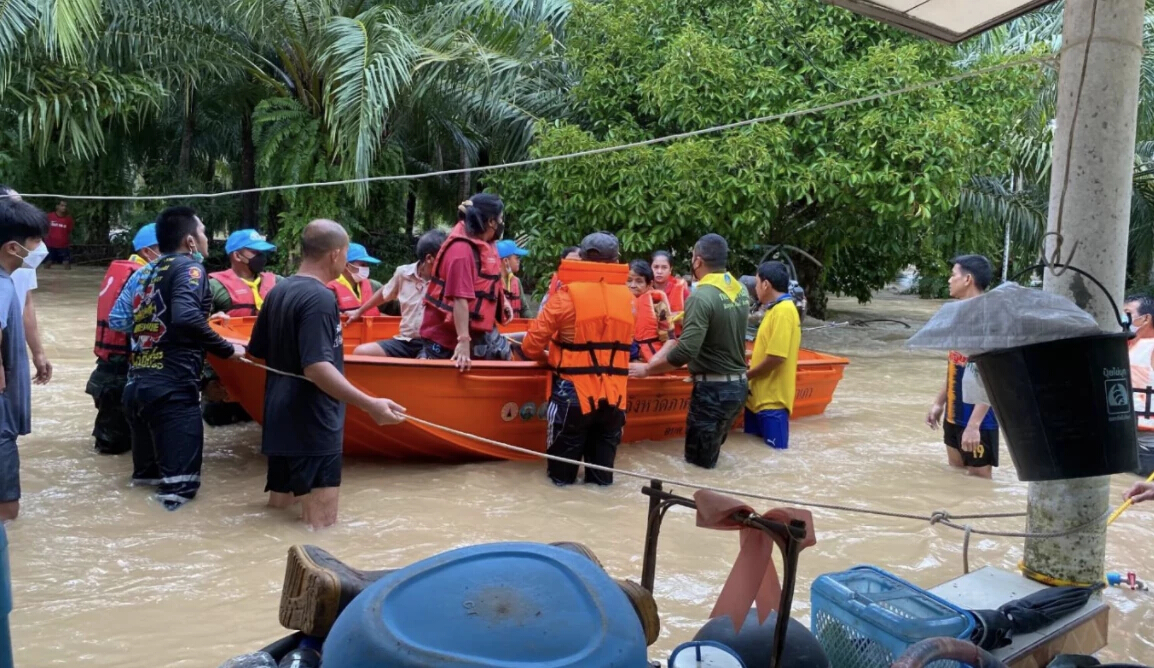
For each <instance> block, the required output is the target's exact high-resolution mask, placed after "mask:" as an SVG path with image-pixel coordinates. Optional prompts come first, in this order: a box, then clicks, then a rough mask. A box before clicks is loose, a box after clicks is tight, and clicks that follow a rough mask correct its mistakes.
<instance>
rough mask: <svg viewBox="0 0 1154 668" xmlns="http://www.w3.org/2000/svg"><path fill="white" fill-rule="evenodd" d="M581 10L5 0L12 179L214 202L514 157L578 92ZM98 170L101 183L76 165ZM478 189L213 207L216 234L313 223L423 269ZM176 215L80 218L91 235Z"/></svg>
mask: <svg viewBox="0 0 1154 668" xmlns="http://www.w3.org/2000/svg"><path fill="white" fill-rule="evenodd" d="M569 11H570V5H569V2H568V0H446V1H438V2H433V1H430V0H402V1H401V2H398V3H394V4H380V3H366V2H362V1H360V0H293V1H292V2H286V1H285V0H190V1H187V2H183V1H182V2H163V1H160V0H101V1H99V2H98V1H96V0H6V1H5V0H0V128H3V129H4V130H3V132H2V133H0V180H3V181H5V182H10V183H13V184H14V185H16V186H17V187H18V188H19V189H20V190H22V191H24V192H37V191H57V192H73V193H75V192H80V191H86V192H96V193H100V194H117V195H119V194H156V193H173V192H175V193H182V192H212V191H219V190H223V189H230V188H252V187H255V186H257V185H281V184H291V183H303V182H314V181H327V180H344V179H355V178H363V177H367V176H373V175H381V174H404V173H423V172H428V171H434V170H442V169H458V168H463V167H466V168H467V167H473V166H477V165H481V164H486V163H489V162H501V161H507V160H515V159H518V158H521V157H523V156H524V155H525V152H526V150H527V147H528V145H529V143H530V141H531V138H532V136H533V132H534V128H535V122H536V120H537V119H538V118H540V117H542V116H548V115H553V114H556V113H558V110H559V109H560V108H561V105H562V103H563V101H564V93H565V91H567V90H568V88H569V86H570V83H571V82H570V79H569V77H568V75H567V72H566V70H565V67H564V63H563V62H562V60H561V54H562V46H561V37H562V36H563V28H564V24H565V21H566V19H567V18H568V15H569ZM106 162H108V163H112V164H110V165H108V166H107V167H105V166H104V163H106ZM92 164H99V165H101V169H98V170H96V171H95V172H92V174H93V175H96V176H99V177H100V178H99V179H97V180H93V179H90V178H86V177H85V178H82V177H81V175H83V174H84V173H85V172H84V170H83V169H75V168H74V167H77V166H83V165H92ZM474 187H476V184H475V183H473V181H472V179H471V178H470V177H469V176H468V175H464V176H455V177H452V178H443V179H428V180H424V181H420V182H409V183H399V182H398V183H390V184H373V185H365V184H353V185H349V186H346V187H341V188H323V189H322V188H308V189H300V190H284V191H276V192H274V193H271V194H267V195H265V196H263V197H260V196H257V195H246V196H244V197H243V198H227V199H221V200H211V201H205V200H197V201H196V202H195V203H196V204H197V205H198V208H200V209H202V210H203V211H205V212H206V215H205V222H206V223H207V224H208V225H209V226H210V227H212V228H213V229H215V230H218V231H219V230H222V229H225V228H227V229H236V228H238V227H242V226H246V225H251V226H261V227H264V228H265V229H266V230H267V231H269V232H270V233H273V234H275V235H276V236H277V237H278V241H280V242H282V247H288V248H291V247H293V246H294V245H295V241H296V238H297V233H298V232H299V230H300V228H301V226H303V224H304V223H305V222H307V220H308V219H310V218H312V217H317V216H324V217H330V218H336V219H338V220H340V221H342V222H344V223H346V224H348V225H349V226H350V227H351V228H353V229H354V230H355V231H356V232H357V234H358V236H359V238H360V240H363V241H366V242H367V243H369V245H370V246H371V247H374V248H388V249H403V250H404V253H403V256H404V259H405V260H406V261H408V255H409V254H411V245H412V234H413V233H415V232H417V231H419V230H417V229H416V228H417V226H418V219H419V220H420V221H421V222H423V223H425V224H432V223H436V222H443V221H444V219H446V218H447V217H448V216H449V215H451V214H452V213H453V212H454V211H455V210H456V204H457V202H459V201H460V200H461V199H463V198H464V197H466V196H467V195H468V194H469V193H470V192H471V189H472V188H474ZM171 203H174V202H159V201H158V202H153V203H149V204H147V205H145V204H140V205H135V204H134V205H123V206H122V205H120V204H115V205H105V204H84V203H78V205H77V206H75V207H74V210H75V211H76V214H77V219H78V222H79V223H80V227H81V235H82V236H83V234H84V233H85V232H86V230H85V228H86V227H90V226H92V227H97V228H101V229H107V228H108V227H110V226H115V225H129V224H133V223H137V222H141V221H143V220H147V219H149V217H150V216H152V215H155V212H156V210H157V209H159V208H161V207H163V206H165V205H166V204H171ZM42 204H45V205H47V204H50V203H46V202H45V203H42ZM262 214H263V215H262ZM262 223H263V224H262ZM96 236H97V237H98V236H99V235H96Z"/></svg>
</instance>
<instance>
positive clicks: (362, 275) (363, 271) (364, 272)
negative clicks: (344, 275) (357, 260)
mask: <svg viewBox="0 0 1154 668" xmlns="http://www.w3.org/2000/svg"><path fill="white" fill-rule="evenodd" d="M353 274H355V275H356V277H357V278H359V279H361V280H362V281H363V280H365V279H367V278H368V277H369V268H368V267H358V266H356V265H354V266H353Z"/></svg>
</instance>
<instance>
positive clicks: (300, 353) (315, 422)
mask: <svg viewBox="0 0 1154 668" xmlns="http://www.w3.org/2000/svg"><path fill="white" fill-rule="evenodd" d="M348 249H349V237H348V234H347V233H346V232H345V230H344V228H342V227H341V226H340V225H339V224H337V223H335V222H333V221H331V220H314V221H313V222H311V223H309V224H308V226H306V227H305V230H304V233H303V234H302V235H301V251H302V254H303V256H304V257H303V260H302V262H301V268H300V270H299V271H298V272H297V274H296V275H295V276H292V277H290V278H287V279H284V280H283V281H278V282H277V284H276V287H274V288H273V289H272V291H271V292H269V293H268V297H267V298H266V299H265V302H264V307H263V308H262V309H261V311H260V315H259V316H257V320H256V325H255V326H254V327H253V330H252V338H251V339H250V341H249V351H250V352H251V353H252V355H253V356H254V357H260V358H263V359H264V360H265V363H266V364H267V365H268V366H269V367H271V368H273V369H277V370H279V371H282V372H284V373H283V374H281V373H273V372H269V373H268V374H267V376H266V378H265V392H264V433H263V434H262V436H261V452H263V453H264V454H265V455H267V456H268V482H267V486H266V487H265V491H266V492H269V505H270V506H272V507H274V508H287V507H288V506H290V505H292V503H293V497H298V496H303V497H304V500H303V505H304V512H303V514H302V519H303V520H304V521H305V523H306V524H308V525H309V526H310V527H311V528H314V529H320V528H323V527H327V526H329V525H331V524H334V523H335V522H336V521H337V498H338V492H339V489H340V484H341V447H342V442H343V440H344V426H345V404H346V403H348V404H352V405H353V406H355V407H357V408H359V409H361V410H363V411H364V412H366V413H368V414H369V417H371V418H372V419H373V421H374V422H376V423H377V424H381V425H385V424H397V423H398V422H401V421H402V420H404V412H405V409H404V408H403V407H401V406H400V405H398V404H397V403H395V402H393V401H391V400H389V399H377V398H374V397H370V396H369V395H367V394H365V393H364V392H361V391H360V390H358V389H357V388H355V387H353V385H352V384H351V383H349V381H348V380H346V379H345V377H344V366H345V362H344V360H345V357H344V349H343V347H342V346H343V341H342V337H341V319H340V312H339V311H338V309H337V298H336V296H335V295H334V294H333V291H332V290H330V289H329V288H328V287H327V286H328V284H329V283H330V282H331V281H334V280H336V279H337V277H338V276H339V275H340V274H341V271H343V270H344V267H345V264H346V261H345V259H346V254H347V253H348ZM284 374H292V375H284ZM300 376H303V378H301V377H300ZM306 379H307V380H306Z"/></svg>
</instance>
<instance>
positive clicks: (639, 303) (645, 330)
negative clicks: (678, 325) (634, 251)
mask: <svg viewBox="0 0 1154 668" xmlns="http://www.w3.org/2000/svg"><path fill="white" fill-rule="evenodd" d="M626 285H628V286H629V291H630V292H632V293H633V296H634V297H636V298H637V299H636V300H635V301H634V302H633V316H634V331H633V350H632V352H631V354H630V360H631V361H634V362H636V361H643V362H648V361H649V360H651V359H653V356H654V355H656V354H657V351H658V350H661V346H663V345H665V342H666V341H668V340H669V332H670V331H671V330H672V325H670V324H669V317H670V310H669V297H667V296H666V295H665V293H664V292H663V291H661V290H658V289H657V288H655V287H654V286H653V268H652V267H650V266H649V263H648V262H646V261H645V260H634V261H633V262H630V263H629V278H628V280H627V281H626Z"/></svg>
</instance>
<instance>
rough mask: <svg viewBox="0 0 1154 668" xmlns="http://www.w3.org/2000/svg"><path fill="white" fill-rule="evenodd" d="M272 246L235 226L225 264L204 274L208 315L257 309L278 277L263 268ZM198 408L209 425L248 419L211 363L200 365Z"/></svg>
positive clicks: (225, 315)
mask: <svg viewBox="0 0 1154 668" xmlns="http://www.w3.org/2000/svg"><path fill="white" fill-rule="evenodd" d="M275 250H276V246H274V245H272V244H270V243H269V242H268V240H266V239H265V237H264V235H263V234H261V233H260V232H258V231H256V230H253V229H244V230H237V231H236V232H233V233H232V234H230V235H228V240H226V241H225V242H224V251H225V253H228V265H229V268H228V269H225V270H223V271H216V272H213V273H211V274H209V275H208V289H209V291H210V292H211V293H212V314H213V316H212V317H214V318H244V317H249V316H255V315H256V314H257V313H259V312H260V309H261V307H262V306H264V300H265V297H267V296H268V293H269V291H270V290H272V289H273V286H275V285H276V283H277V280H279V278H280V277H279V276H277V275H276V274H274V273H272V272H271V271H265V266H266V265H267V264H268V259H269V255H270V254H271V253H272V252H273V251H275ZM200 411H201V415H202V416H203V417H204V421H205V423H207V424H208V425H209V426H212V427H220V426H223V425H226V424H236V423H238V422H248V421H249V420H251V419H252V418H250V417H249V415H248V413H247V412H246V411H245V410H244V408H242V407H241V405H240V404H238V403H235V402H233V401H229V397H228V392H227V391H225V389H224V386H223V385H221V384H220V380H218V379H217V376H216V372H215V371H214V370H213V368H212V365H211V364H205V365H204V390H202V392H201V402H200Z"/></svg>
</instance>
